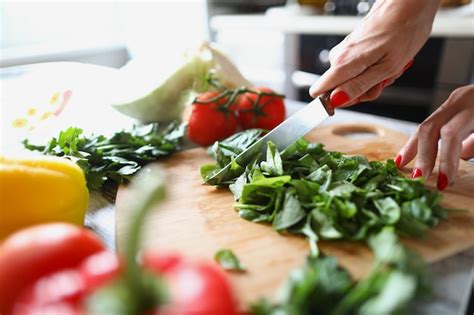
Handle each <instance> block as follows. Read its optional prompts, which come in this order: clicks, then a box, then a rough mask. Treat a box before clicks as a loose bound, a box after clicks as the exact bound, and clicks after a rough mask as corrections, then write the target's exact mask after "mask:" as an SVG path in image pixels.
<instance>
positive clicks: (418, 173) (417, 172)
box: [411, 167, 423, 178]
mask: <svg viewBox="0 0 474 315" xmlns="http://www.w3.org/2000/svg"><path fill="white" fill-rule="evenodd" d="M420 176H423V172H422V171H421V170H420V169H419V168H417V167H415V168H414V169H413V172H411V178H418V177H420Z"/></svg>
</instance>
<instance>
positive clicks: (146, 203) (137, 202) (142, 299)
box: [124, 165, 165, 313]
mask: <svg viewBox="0 0 474 315" xmlns="http://www.w3.org/2000/svg"><path fill="white" fill-rule="evenodd" d="M127 197H128V198H129V200H130V201H132V202H134V204H133V205H132V206H131V207H130V218H131V224H130V225H129V229H128V234H127V236H128V240H127V242H126V247H125V253H124V256H125V258H126V263H127V265H126V270H125V274H124V275H125V282H126V283H127V286H128V288H129V289H130V292H131V294H132V295H133V296H134V299H133V300H134V301H136V302H137V303H136V307H137V308H138V310H137V313H142V312H141V311H143V310H142V309H141V308H142V307H145V308H146V307H147V306H149V304H150V303H153V302H154V301H150V299H149V298H150V296H149V295H150V294H149V292H147V290H146V288H145V286H144V284H143V276H142V271H141V267H140V266H139V265H138V263H137V260H136V257H137V254H138V251H139V249H140V242H141V233H140V231H141V229H142V226H143V223H144V219H145V217H146V216H147V214H148V213H149V212H150V210H151V209H152V208H153V207H154V206H155V205H156V204H157V203H159V202H160V201H162V200H163V199H164V197H165V172H164V171H163V170H162V169H161V167H159V166H156V165H150V166H148V167H146V168H144V169H143V170H142V171H141V172H140V173H139V174H138V175H137V176H136V177H135V179H134V180H133V181H132V183H131V184H130V192H129V195H128V196H127Z"/></svg>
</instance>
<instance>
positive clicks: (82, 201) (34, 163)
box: [0, 156, 89, 240]
mask: <svg viewBox="0 0 474 315" xmlns="http://www.w3.org/2000/svg"><path fill="white" fill-rule="evenodd" d="M88 201H89V192H88V190H87V186H86V180H85V177H84V173H83V172H82V170H81V168H80V167H79V166H77V165H76V164H75V163H74V162H72V161H69V160H67V159H64V158H58V157H47V156H43V157H35V158H28V159H10V158H6V157H2V156H0V240H1V239H3V238H5V237H6V236H7V235H9V234H11V233H12V232H14V231H16V230H18V229H21V228H24V227H26V226H30V225H34V224H39V223H46V222H69V223H73V224H77V225H82V224H83V223H84V218H85V215H86V211H87V205H88Z"/></svg>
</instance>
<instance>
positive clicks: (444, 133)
mask: <svg viewBox="0 0 474 315" xmlns="http://www.w3.org/2000/svg"><path fill="white" fill-rule="evenodd" d="M440 134H441V138H443V139H451V140H457V139H458V130H457V128H456V127H455V126H453V125H450V124H448V125H444V126H443V127H441V130H440Z"/></svg>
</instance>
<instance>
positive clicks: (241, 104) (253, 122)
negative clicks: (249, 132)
mask: <svg viewBox="0 0 474 315" xmlns="http://www.w3.org/2000/svg"><path fill="white" fill-rule="evenodd" d="M255 91H257V92H264V93H274V92H273V91H272V90H271V89H269V88H265V87H260V88H256V89H255ZM257 99H258V94H257V93H251V92H247V93H244V94H242V95H241V96H239V98H238V100H237V110H238V112H239V116H238V121H239V124H240V126H241V127H242V128H243V129H250V128H261V129H267V130H271V129H273V128H275V127H276V126H278V125H279V124H280V123H281V122H283V120H285V115H286V110H285V104H284V102H283V98H282V97H279V96H270V95H262V96H261V97H260V99H259V100H258V104H256V102H257Z"/></svg>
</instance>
